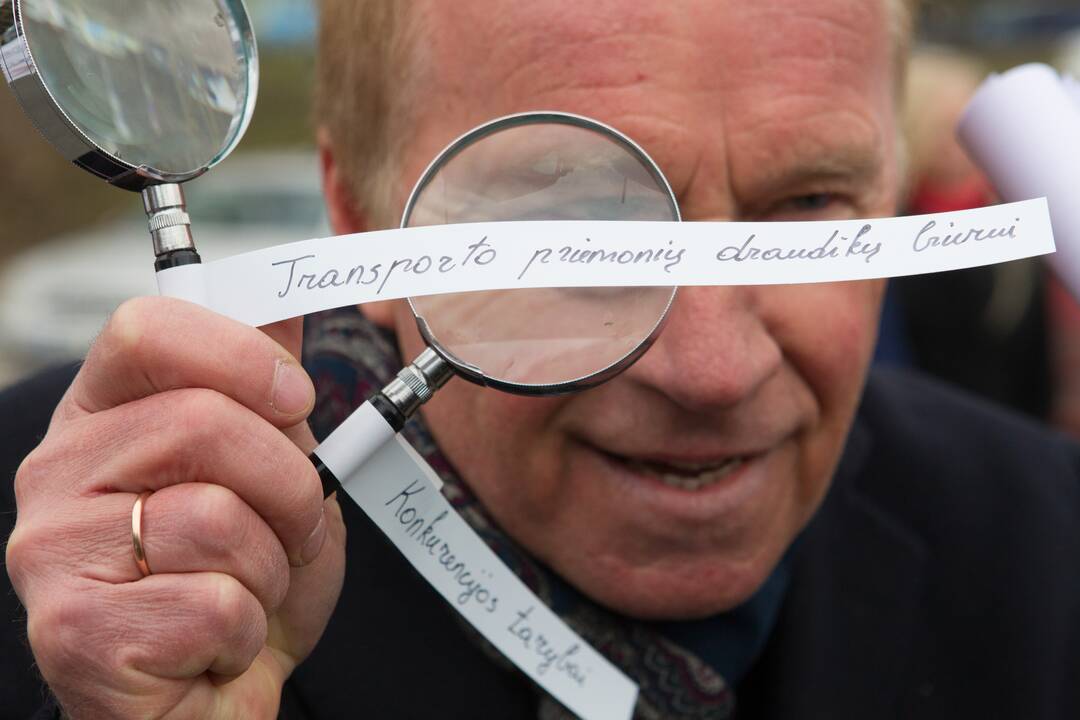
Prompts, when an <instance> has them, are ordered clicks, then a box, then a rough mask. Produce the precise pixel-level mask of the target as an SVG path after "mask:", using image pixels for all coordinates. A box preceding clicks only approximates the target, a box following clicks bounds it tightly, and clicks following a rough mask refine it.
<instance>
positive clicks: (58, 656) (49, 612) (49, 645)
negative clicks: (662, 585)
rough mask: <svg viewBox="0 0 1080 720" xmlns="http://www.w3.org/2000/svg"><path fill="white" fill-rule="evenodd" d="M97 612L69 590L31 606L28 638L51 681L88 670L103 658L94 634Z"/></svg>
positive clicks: (27, 626) (43, 670)
mask: <svg viewBox="0 0 1080 720" xmlns="http://www.w3.org/2000/svg"><path fill="white" fill-rule="evenodd" d="M97 615H98V613H96V612H95V611H94V610H93V608H92V606H91V603H88V602H85V599H84V598H82V597H80V598H78V599H77V600H76V601H72V600H71V599H70V598H69V596H68V595H67V594H66V593H58V594H57V595H56V596H55V597H52V598H50V599H49V600H48V601H47V602H45V603H42V604H41V605H40V607H33V608H29V609H28V612H27V622H26V634H27V639H28V640H29V642H30V647H31V648H32V649H33V651H34V657H35V658H36V659H37V661H38V664H39V665H40V666H41V670H42V674H43V675H44V676H45V679H46V680H47V681H49V682H50V684H52V683H54V682H57V680H62V679H63V678H65V677H68V676H70V675H72V674H76V673H79V674H85V673H86V671H87V669H88V667H87V665H88V663H91V664H95V665H96V664H97V663H98V662H99V661H100V659H101V657H102V654H101V652H100V650H101V648H100V647H99V642H98V641H97V640H95V639H93V638H92V637H91V635H92V633H91V628H93V627H94V625H95V622H100V618H99V617H97Z"/></svg>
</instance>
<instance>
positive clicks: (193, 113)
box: [0, 0, 258, 272]
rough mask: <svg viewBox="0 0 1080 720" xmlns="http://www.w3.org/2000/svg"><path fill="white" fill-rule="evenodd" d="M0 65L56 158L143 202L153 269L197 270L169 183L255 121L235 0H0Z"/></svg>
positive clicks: (196, 168)
mask: <svg viewBox="0 0 1080 720" xmlns="http://www.w3.org/2000/svg"><path fill="white" fill-rule="evenodd" d="M0 68H2V70H3V73H4V77H5V79H6V80H7V82H8V85H9V86H10V87H11V89H12V91H13V92H14V93H15V97H16V98H17V99H18V101H19V103H20V105H21V106H22V108H23V110H24V111H25V112H26V113H27V115H29V117H30V119H31V120H32V121H33V122H34V124H35V125H36V126H37V128H38V130H40V131H41V133H42V134H43V135H44V136H45V138H46V139H47V140H48V141H49V142H50V143H52V145H53V146H55V147H56V149H57V150H59V151H60V153H61V154H62V155H63V156H64V157H65V158H67V159H68V160H70V161H71V162H73V163H75V164H76V165H78V166H79V167H82V168H83V169H85V170H88V171H89V172H91V173H93V174H95V175H97V176H98V177H101V178H103V179H105V180H107V181H108V182H110V183H112V184H113V185H116V186H118V187H122V188H126V189H128V190H134V191H138V192H141V193H142V196H143V204H144V206H145V208H146V212H147V215H148V219H149V228H150V234H151V237H152V238H153V242H154V255H155V257H156V264H155V266H156V268H157V269H158V271H159V272H160V271H163V270H167V269H170V268H174V267H179V266H183V265H190V264H197V263H199V262H200V260H199V256H198V253H197V252H196V250H195V243H194V241H193V239H192V236H191V228H190V225H191V221H190V218H189V217H188V215H187V212H186V205H185V202H184V194H183V191H182V190H181V188H180V183H183V182H186V181H188V180H191V179H192V178H195V177H198V176H199V175H202V174H203V173H204V172H206V171H207V170H208V169H210V168H211V167H213V166H214V165H216V164H217V163H218V162H220V161H221V160H222V159H224V158H225V157H226V156H227V155H228V154H229V153H230V152H231V151H232V150H233V148H234V147H236V144H237V143H238V142H239V141H240V138H241V137H242V136H243V134H244V131H245V130H246V128H247V125H248V122H249V121H250V120H251V116H252V113H253V112H254V109H255V96H256V88H257V86H258V53H257V51H256V47H255V37H254V35H253V34H252V31H251V24H250V21H249V19H248V15H247V11H246V9H245V8H244V5H243V3H242V2H241V0H153V1H152V2H130V1H129V0H0Z"/></svg>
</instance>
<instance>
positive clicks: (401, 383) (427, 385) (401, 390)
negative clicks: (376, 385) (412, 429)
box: [382, 348, 454, 418]
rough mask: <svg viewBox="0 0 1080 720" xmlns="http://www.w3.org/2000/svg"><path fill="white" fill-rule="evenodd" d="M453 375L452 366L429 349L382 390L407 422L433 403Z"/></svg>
mask: <svg viewBox="0 0 1080 720" xmlns="http://www.w3.org/2000/svg"><path fill="white" fill-rule="evenodd" d="M453 374H454V371H453V369H452V368H451V367H450V364H449V363H447V362H446V361H445V360H443V359H442V358H441V357H440V356H439V354H438V353H436V352H435V351H434V350H432V349H431V348H427V349H426V350H424V352H422V353H420V356H419V357H417V358H416V360H414V361H413V362H412V363H411V364H410V365H407V366H406V367H404V368H402V370H401V372H399V373H398V375H397V378H395V379H394V380H393V381H391V382H390V383H389V384H388V385H387V386H386V387H384V388H383V390H382V394H383V395H384V396H386V399H387V400H389V401H390V402H392V403H393V404H394V407H396V408H397V409H398V410H400V411H401V414H402V415H404V416H405V417H407V418H408V417H411V416H412V415H413V414H414V413H415V412H416V411H417V410H419V409H420V406H421V405H423V404H424V403H426V402H427V401H428V400H430V399H431V397H432V395H434V394H435V391H436V390H438V389H439V388H441V387H442V386H443V385H445V384H446V382H447V380H449V379H450V377H451V376H452V375H453Z"/></svg>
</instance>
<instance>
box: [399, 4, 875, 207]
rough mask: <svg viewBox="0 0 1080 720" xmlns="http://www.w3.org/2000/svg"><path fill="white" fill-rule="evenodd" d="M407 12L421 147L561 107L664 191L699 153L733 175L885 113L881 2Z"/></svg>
mask: <svg viewBox="0 0 1080 720" xmlns="http://www.w3.org/2000/svg"><path fill="white" fill-rule="evenodd" d="M416 20H417V22H418V28H419V32H418V37H417V42H418V44H419V52H420V58H421V59H420V61H419V64H420V65H421V66H422V67H423V68H424V69H423V71H422V72H419V73H417V76H416V80H415V86H416V87H415V89H416V90H417V94H416V95H414V96H413V97H414V98H415V100H414V102H418V103H419V104H420V105H421V106H422V107H420V108H419V109H418V110H417V113H418V115H417V125H418V130H420V133H419V135H421V136H424V137H426V138H427V140H428V142H429V143H430V145H429V146H428V147H425V148H424V150H423V152H424V153H427V154H428V155H427V157H430V154H433V153H434V152H436V151H437V150H438V149H439V147H441V145H442V144H444V143H445V142H446V141H448V140H449V139H451V138H452V137H453V136H454V135H456V134H458V133H460V132H463V131H465V130H467V129H468V128H469V127H472V126H473V125H476V124H478V123H480V122H483V121H486V120H489V119H491V118H492V117H495V116H497V115H501V114H508V113H512V112H521V111H526V110H538V109H553V110H563V111H568V112H576V113H580V114H583V115H588V116H592V117H596V118H597V119H600V120H602V121H605V122H608V123H610V124H612V125H614V126H615V127H618V128H619V129H621V130H623V131H624V132H627V133H628V134H630V135H631V136H632V137H634V138H635V139H636V140H638V141H639V142H641V143H642V144H643V145H644V146H645V147H646V149H648V150H649V151H650V152H651V153H652V154H653V155H654V156H656V158H657V160H658V161H659V162H660V163H661V165H662V166H663V167H664V169H665V171H666V172H668V173H669V175H670V176H671V180H672V184H673V185H675V186H676V187H677V188H678V185H679V184H680V183H681V182H689V178H690V177H691V176H692V175H693V173H694V166H699V165H701V164H708V163H714V164H716V165H718V166H723V170H724V171H725V173H726V174H730V175H731V176H732V177H733V178H734V179H733V182H737V181H738V179H739V178H741V177H743V176H746V175H747V174H748V173H751V172H755V173H756V174H758V175H761V174H763V173H764V174H768V168H771V167H776V166H777V165H778V164H782V161H783V159H784V158H783V157H782V156H783V155H785V154H786V155H790V156H792V158H791V159H792V161H795V158H797V157H798V156H800V155H803V154H806V153H808V152H814V151H815V150H817V149H818V147H817V146H819V145H821V144H822V143H824V142H827V141H829V138H847V139H848V140H849V141H850V142H849V144H851V143H854V144H859V143H861V144H863V145H866V146H873V145H876V144H878V142H879V141H880V139H881V138H880V136H881V133H882V127H881V122H880V120H881V118H883V117H885V116H886V115H891V112H892V91H893V78H892V73H893V68H892V67H891V59H892V51H893V48H892V39H891V36H890V18H889V16H888V10H887V7H886V4H885V2H884V0H882V1H881V2H875V1H867V0H685V1H683V2H670V1H669V0H659V1H654V0H635V1H633V2H631V1H629V0H627V1H624V2H615V1H612V0H596V1H593V2H582V1H581V0H571V1H567V2H564V1H563V0H549V1H547V2H539V3H523V2H517V1H515V0H460V1H459V2H455V3H445V2H441V1H440V0H421V2H419V3H418V5H417V14H416ZM780 148H783V150H779V149H780ZM764 157H768V159H769V163H768V165H767V166H766V167H765V168H762V167H761V165H762V163H761V160H762V159H763V158H764ZM755 168H756V170H755ZM717 169H718V170H719V169H720V168H719V167H718V168H717ZM680 175H682V176H684V177H683V178H681V179H680V177H679V176H680Z"/></svg>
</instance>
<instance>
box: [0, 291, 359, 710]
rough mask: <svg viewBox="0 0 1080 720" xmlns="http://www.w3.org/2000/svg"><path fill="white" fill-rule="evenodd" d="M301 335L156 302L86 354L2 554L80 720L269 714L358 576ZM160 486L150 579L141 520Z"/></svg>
mask: <svg viewBox="0 0 1080 720" xmlns="http://www.w3.org/2000/svg"><path fill="white" fill-rule="evenodd" d="M301 333H302V330H301V323H300V321H299V320H297V321H290V322H289V323H282V324H279V325H277V326H274V327H272V328H268V329H267V330H266V333H265V334H264V333H263V332H260V331H258V330H254V329H252V328H249V327H246V326H243V325H241V324H239V323H236V322H233V321H231V320H228V319H226V318H223V317H221V316H219V315H215V314H214V313H211V312H209V311H208V310H204V309H202V308H199V307H197V306H195V305H191V304H188V303H184V302H181V301H177V300H170V299H166V298H146V299H140V300H135V301H131V302H128V303H126V304H125V305H123V306H122V307H121V308H120V309H119V310H117V311H116V313H115V314H114V315H113V317H112V319H111V320H110V322H109V324H108V325H107V326H106V328H105V330H104V331H103V333H102V335H101V337H100V338H99V339H98V340H97V342H96V343H95V344H94V346H93V348H91V351H90V354H89V357H88V358H87V360H86V363H85V364H84V366H83V368H82V370H81V371H80V372H79V375H78V377H76V379H75V382H74V383H73V384H72V386H71V388H70V389H69V390H68V392H67V394H66V395H65V396H64V398H63V400H62V401H61V403H60V405H59V407H58V408H57V409H56V412H55V413H54V415H53V419H52V424H51V425H50V427H49V432H48V434H47V435H46V437H45V440H44V441H43V442H42V444H41V445H40V447H38V448H37V449H36V450H35V451H34V452H33V453H31V454H30V455H29V456H28V457H27V458H26V460H25V461H24V462H23V464H22V466H21V467H20V469H19V472H18V474H17V476H16V479H15V492H16V498H17V501H18V521H17V524H16V526H15V531H14V533H13V534H12V536H11V539H10V541H9V543H8V547H7V567H8V572H9V573H10V574H11V579H12V582H13V583H14V586H15V589H16V591H17V592H18V594H19V597H20V598H21V599H22V602H23V604H24V605H25V606H26V608H27V611H28V617H29V622H28V632H29V637H30V643H31V645H32V647H33V650H34V655H35V657H36V658H37V661H38V665H39V667H40V669H41V672H42V674H43V675H44V677H45V679H46V680H47V681H48V683H49V685H50V686H51V688H52V690H53V692H54V693H55V694H56V696H57V697H58V699H59V700H60V702H61V704H62V705H63V706H64V708H65V710H66V711H67V713H68V714H69V715H70V716H71V717H73V718H77V719H78V718H98V717H101V718H106V717H107V718H127V717H140V718H191V717H198V718H240V717H242V718H270V717H275V716H276V713H277V708H278V704H279V701H280V696H281V688H282V685H283V683H284V682H285V679H286V678H287V677H288V676H289V674H290V673H291V672H292V670H293V668H294V667H295V666H296V664H297V663H299V662H300V661H301V660H303V659H304V658H305V657H306V656H307V655H308V654H309V653H310V652H311V650H312V648H314V646H315V643H316V642H317V641H318V639H319V637H320V636H321V634H322V632H323V630H324V628H325V626H326V623H327V621H328V619H329V617H330V614H331V612H332V611H333V608H334V605H335V603H336V602H337V598H338V595H339V594H340V591H341V584H342V580H343V577H344V562H345V560H344V559H345V552H344V543H345V528H344V525H343V524H342V520H341V514H340V508H339V507H338V505H337V502H336V501H335V500H329V501H327V502H325V503H324V502H323V498H322V491H321V487H320V483H319V477H318V475H317V473H316V472H315V470H314V469H313V467H312V465H311V463H310V462H309V461H308V459H307V453H308V452H310V451H311V450H312V449H313V448H314V446H315V442H314V439H313V438H312V436H311V433H310V431H309V430H308V428H307V425H306V423H305V418H306V417H307V415H308V413H309V412H310V411H311V407H312V405H313V403H314V390H313V387H312V385H311V381H310V380H309V379H308V377H307V375H306V374H305V373H304V371H303V370H302V369H301V368H300V365H299V363H298V362H297V361H296V359H295V357H296V356H298V354H299V349H300V339H301ZM271 337H273V338H274V339H271ZM279 342H280V344H279ZM148 490H149V491H152V492H153V494H151V495H150V496H149V497H148V498H147V500H146V502H145V504H144V507H143V514H142V520H143V527H142V539H143V544H144V547H145V548H146V559H147V561H148V563H149V566H150V570H151V572H152V574H151V575H149V576H148V577H142V574H141V573H140V571H139V569H138V567H137V565H136V563H135V557H134V553H133V548H132V538H131V514H132V508H133V506H134V503H135V500H136V498H137V497H138V495H139V494H140V493H142V492H143V491H148Z"/></svg>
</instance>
